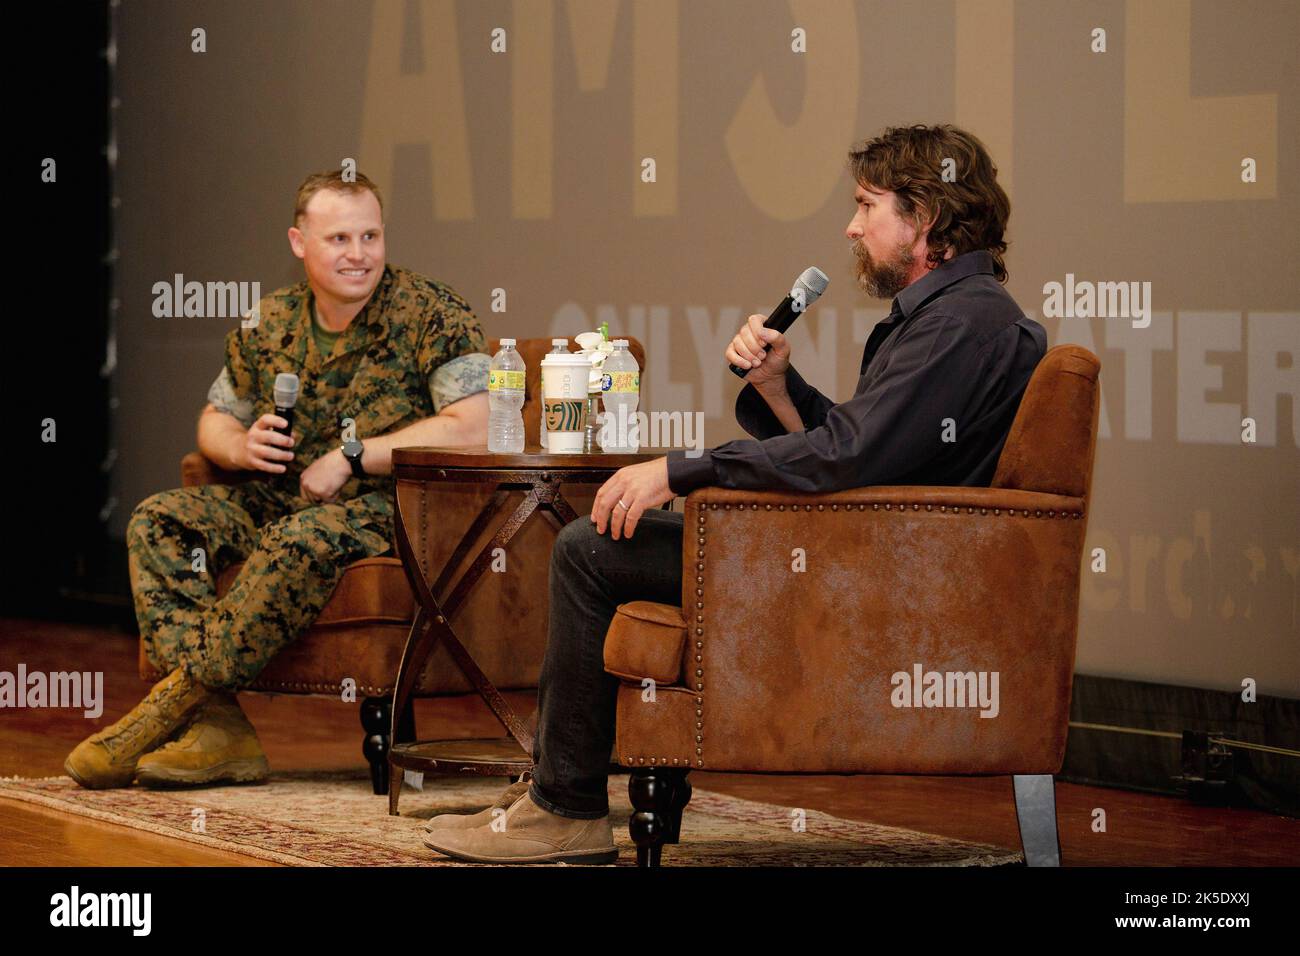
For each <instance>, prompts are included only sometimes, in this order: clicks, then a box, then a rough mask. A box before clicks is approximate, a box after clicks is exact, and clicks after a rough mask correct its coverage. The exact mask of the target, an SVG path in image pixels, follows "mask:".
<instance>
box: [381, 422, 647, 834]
mask: <svg viewBox="0 0 1300 956" xmlns="http://www.w3.org/2000/svg"><path fill="white" fill-rule="evenodd" d="M659 457H662V456H661V454H634V455H606V454H575V455H551V454H545V453H542V452H541V450H540V448H539V447H537V446H534V447H532V448H530V449H526V450H525V451H524V452H523V453H521V454H517V455H512V454H491V453H489V452H488V450H487V448H486V447H482V446H481V447H479V448H423V447H421V448H398V449H395V450H394V451H393V478H394V479H395V481H397V482H402V481H410V482H427V483H429V484H437V483H440V482H445V483H452V482H456V483H466V482H483V483H487V484H489V485H491V486H493V489H494V490H493V493H492V495H491V496H490V497H489V498H488V500H487V502H486V503H485V504H484V505H483V508H482V510H481V511H480V512H479V514H478V516H477V517H476V518H475V519H474V520H473V521H472V522H471V523H470V526H469V528H468V530H467V531H466V532H465V534H464V535H462V537H461V539H460V542H459V544H457V546H456V548H455V550H454V551H453V552H452V554H451V557H450V558H449V559H448V560H447V562H446V564H445V565H444V566H443V568H442V570H441V571H440V572H439V574H438V577H437V579H436V580H432V581H430V580H428V579H426V577H425V575H424V572H423V571H422V569H421V566H420V561H419V559H418V557H417V555H418V554H420V553H422V551H423V546H424V542H422V541H418V540H417V539H418V531H415V530H413V529H416V528H418V527H419V525H418V523H416V522H415V520H414V516H412V515H409V514H406V513H404V511H403V509H402V504H401V501H402V496H401V495H400V494H399V495H395V499H396V501H397V507H396V516H395V520H394V525H395V530H396V534H397V550H398V554H399V555H400V556H401V559H402V565H403V567H404V568H405V569H406V577H407V580H408V581H410V584H411V591H412V593H413V594H414V595H415V602H416V614H415V620H414V621H413V622H412V624H411V633H410V636H409V637H408V638H407V641H406V649H405V650H404V651H403V652H402V663H401V666H400V668H399V669H398V672H397V682H396V686H395V688H394V690H393V711H392V728H391V737H390V739H391V740H392V747H391V749H390V751H389V754H388V774H389V779H388V812H389V813H390V814H392V815H394V816H396V815H397V802H398V797H399V795H400V794H401V791H402V777H403V773H404V772H405V771H407V770H411V771H416V772H419V773H423V774H429V775H447V774H465V773H471V774H479V775H483V776H507V775H508V776H515V775H518V774H520V773H523V772H524V771H525V770H529V769H531V768H532V766H533V760H532V752H533V735H532V733H531V732H530V731H529V729H528V727H527V725H526V724H525V723H524V721H522V720H520V719H519V717H518V715H516V714H515V712H514V711H513V710H512V709H511V707H510V705H509V704H508V703H507V702H506V700H505V698H504V697H502V696H501V693H500V691H498V690H497V688H496V687H495V686H493V684H492V681H491V680H489V679H488V677H487V675H486V674H484V673H483V671H482V670H481V669H480V668H479V666H478V664H477V663H475V661H474V659H473V657H471V656H470V654H469V652H468V651H467V650H466V649H465V645H464V644H462V643H461V641H460V639H459V638H458V637H457V635H456V632H455V629H454V627H453V626H452V620H453V619H454V618H455V616H456V612H457V610H458V609H459V608H460V607H461V605H462V604H463V603H464V601H465V599H466V598H467V597H468V596H469V593H470V590H471V589H472V588H473V587H474V584H475V582H476V581H478V579H479V578H480V577H481V576H482V575H483V573H484V571H486V570H487V569H488V567H489V566H490V565H491V563H492V556H493V553H494V552H495V550H496V549H497V548H505V546H506V545H507V544H508V543H509V542H510V539H511V538H513V537H514V536H515V534H516V533H517V532H518V531H519V529H520V528H522V527H523V526H524V524H525V523H526V522H527V521H529V520H530V519H532V517H533V516H534V515H536V514H541V515H544V516H545V517H546V518H547V519H549V520H550V521H551V522H552V523H553V524H554V525H555V527H556V528H557V530H558V529H560V528H563V527H564V526H565V525H566V524H568V523H569V522H570V521H574V520H576V519H577V517H578V514H577V512H576V511H574V509H573V506H572V505H570V504H569V502H568V501H567V500H565V498H564V496H563V495H561V494H560V486H561V485H562V484H586V485H592V484H602V483H603V482H604V481H606V480H607V479H608V478H609V477H610V476H611V475H612V474H614V472H616V471H618V469H620V468H622V467H624V466H626V465H634V464H636V463H637V462H642V461H650V460H652V459H655V458H659ZM518 491H523V492H525V494H524V498H523V500H522V501H521V502H520V503H519V505H518V506H517V507H516V508H515V510H514V513H513V514H511V515H510V516H509V518H507V520H506V522H505V524H503V525H502V526H501V528H500V529H499V530H498V531H497V532H496V534H495V535H493V536H492V537H491V538H490V539H489V540H488V541H487V543H485V544H484V545H483V547H482V548H481V549H480V550H479V553H478V554H477V555H476V556H475V557H474V559H473V561H472V562H471V563H470V564H469V566H468V567H467V568H466V569H465V572H464V573H463V574H462V575H461V576H460V578H459V580H456V581H454V582H453V581H452V580H451V579H452V576H453V575H454V573H455V570H456V568H458V567H459V566H461V565H462V564H463V563H464V561H465V559H466V558H467V557H469V552H470V549H471V548H472V547H473V543H474V542H475V541H476V540H477V539H478V538H479V537H480V536H481V535H482V534H483V532H484V531H485V530H486V529H487V528H488V527H489V525H490V524H491V522H492V521H493V519H494V518H495V517H497V516H498V515H499V514H500V513H501V510H502V509H503V507H504V506H505V504H506V502H507V500H508V499H509V497H510V496H511V492H518ZM439 643H442V644H443V645H445V646H446V648H447V650H448V651H449V652H450V654H451V657H452V660H453V661H455V663H456V666H457V668H458V669H459V670H460V672H461V673H462V674H463V675H464V676H465V679H466V680H467V681H469V683H470V685H471V686H472V687H473V688H474V689H475V691H477V693H478V694H479V696H480V697H482V698H483V701H484V702H485V703H486V704H487V705H488V707H489V708H491V710H492V713H493V714H495V715H496V718H497V719H498V720H499V721H501V724H502V726H504V727H505V729H506V730H507V731H508V732H509V734H510V736H509V737H494V738H486V739H478V740H429V741H416V740H413V739H412V737H413V736H414V734H413V733H412V731H411V729H410V728H411V726H412V722H411V721H410V720H409V719H404V718H405V717H406V715H408V714H409V709H410V707H411V694H412V692H413V691H414V690H415V684H416V680H417V679H418V677H419V675H420V673H421V671H422V670H423V668H424V664H425V662H426V661H427V660H428V658H429V655H430V654H431V653H433V651H434V650H435V649H436V648H437V646H438V644H439Z"/></svg>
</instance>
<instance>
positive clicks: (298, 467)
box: [208, 266, 491, 498]
mask: <svg viewBox="0 0 1300 956" xmlns="http://www.w3.org/2000/svg"><path fill="white" fill-rule="evenodd" d="M313 299H314V296H313V295H312V292H311V289H310V287H309V286H308V285H307V282H306V280H304V281H302V282H300V283H298V284H297V285H294V286H290V287H289V288H286V289H280V290H277V291H276V292H272V293H271V294H270V295H268V296H264V297H263V298H262V300H261V301H260V302H259V303H258V310H259V311H258V313H257V321H256V324H252V323H249V324H250V325H251V326H252V327H250V328H244V327H243V324H242V323H241V327H240V328H237V329H233V330H231V331H230V332H229V333H228V334H227V336H226V356H225V367H224V368H222V370H221V374H220V375H218V376H217V380H216V381H215V382H213V384H212V387H211V389H209V391H208V401H209V402H211V403H212V405H213V406H214V407H215V408H216V409H217V410H218V411H222V412H226V413H227V414H229V415H233V416H234V417H235V418H236V419H238V420H239V421H240V423H242V424H243V425H244V427H245V428H247V427H248V426H249V425H251V424H252V423H253V422H254V421H256V420H257V419H258V418H259V417H260V416H261V415H264V414H266V413H267V412H272V411H274V408H275V401H274V395H273V390H274V385H275V377H276V375H277V374H279V373H280V372H293V373H295V374H296V375H297V376H298V378H299V381H300V389H299V395H298V403H297V405H296V406H295V407H294V420H293V430H294V432H295V433H296V435H297V436H298V444H297V445H296V446H295V447H294V449H293V452H294V459H293V461H291V462H289V467H288V468H287V470H286V474H285V475H284V476H281V480H285V481H286V482H287V483H291V484H292V485H293V486H294V487H296V485H297V477H298V475H300V474H301V473H302V471H303V470H304V469H305V468H306V467H307V466H308V465H310V464H311V463H312V462H314V461H315V460H316V459H317V458H319V457H321V456H322V455H324V454H326V453H327V452H330V451H333V450H334V449H336V448H338V447H339V446H340V445H341V444H342V442H343V429H344V424H345V423H344V419H348V418H350V419H352V420H353V422H354V423H355V435H356V438H357V439H358V440H362V441H364V440H365V439H366V438H367V437H369V436H373V435H383V434H386V433H388V432H392V431H396V430H397V429H399V428H403V427H405V426H407V425H410V424H412V423H413V422H416V421H419V420H420V419H423V418H428V417H429V416H431V415H435V414H437V413H438V412H440V411H442V409H443V408H444V407H446V406H447V405H450V404H451V403H452V402H455V401H458V400H459V399H462V398H465V397H466V396H468V395H472V394H474V393H475V392H481V391H484V390H486V389H487V381H488V367H489V365H490V363H491V358H490V357H489V356H488V355H486V354H484V352H483V350H484V348H485V347H486V341H485V340H484V338H483V330H482V328H481V327H480V326H479V322H478V319H476V318H475V317H474V313H473V311H472V310H471V309H470V307H469V305H468V303H466V302H465V300H464V299H462V298H461V297H460V296H459V295H457V294H456V292H455V291H454V290H453V289H452V288H451V287H450V286H446V285H443V284H442V283H441V282H435V281H434V280H432V279H426V278H425V277H423V276H421V275H419V274H417V273H414V272H411V271H409V270H407V269H402V268H399V267H396V266H387V267H385V269H384V274H383V276H382V277H381V278H380V280H379V284H378V285H377V286H376V287H375V291H374V293H373V295H371V297H370V301H369V302H367V303H366V306H365V308H364V309H362V310H361V311H360V312H359V313H357V315H356V317H355V318H354V319H353V320H352V322H351V323H350V324H349V325H348V327H347V328H346V329H345V330H344V331H343V333H342V334H341V335H340V336H339V339H338V342H337V343H336V344H335V346H334V351H333V353H332V354H331V355H330V356H329V357H328V358H324V357H323V356H322V355H321V354H320V350H319V349H318V348H317V345H316V341H315V337H314V336H313V335H312V326H311V323H312V322H314V321H315V318H314V315H315V311H314V308H313V304H314V303H313ZM349 486H350V487H349ZM391 487H392V486H391V482H390V480H389V479H388V478H387V477H379V478H375V479H369V480H366V481H364V482H357V481H356V480H355V479H352V480H350V481H349V485H348V486H344V489H343V493H342V496H343V497H348V498H350V497H354V496H355V495H358V494H366V493H368V492H370V491H376V490H383V491H389V490H391Z"/></svg>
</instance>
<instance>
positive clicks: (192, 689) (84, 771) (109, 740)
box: [63, 667, 210, 790]
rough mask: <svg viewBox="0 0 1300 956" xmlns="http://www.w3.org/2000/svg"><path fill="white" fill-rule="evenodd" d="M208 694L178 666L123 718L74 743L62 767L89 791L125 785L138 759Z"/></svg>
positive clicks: (179, 725)
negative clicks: (73, 747)
mask: <svg viewBox="0 0 1300 956" xmlns="http://www.w3.org/2000/svg"><path fill="white" fill-rule="evenodd" d="M209 696H210V693H209V691H208V689H207V688H205V687H204V686H203V685H201V684H199V683H197V682H196V681H194V680H193V679H192V678H191V677H190V676H189V674H187V673H186V672H185V671H183V670H182V669H181V668H179V667H178V668H176V669H175V670H174V671H172V672H171V673H170V674H168V675H167V676H166V677H164V678H163V679H162V680H160V681H159V682H158V683H156V684H154V685H153V688H152V689H151V690H150V691H149V693H148V695H147V696H146V697H145V699H144V700H142V701H140V703H139V704H137V705H136V706H135V708H134V709H133V710H132V711H130V712H129V713H128V714H127V715H126V716H125V717H123V718H122V719H121V720H119V721H118V722H117V723H115V724H113V725H111V726H109V727H106V728H104V729H103V730H101V731H99V733H96V734H92V735H91V736H89V737H87V738H86V739H85V740H83V741H82V742H81V743H79V744H77V746H76V748H75V749H74V750H73V751H72V753H70V754H68V759H67V760H65V761H64V762H63V769H64V770H66V771H67V772H68V774H69V776H71V777H72V779H73V780H75V781H77V783H79V784H81V785H82V786H83V787H88V788H90V789H92V790H100V789H106V788H108V787H127V786H130V784H131V780H132V779H133V778H134V777H135V770H136V764H137V762H138V761H139V760H140V758H141V757H142V756H144V755H145V754H147V753H148V752H149V751H151V750H153V749H154V748H155V747H158V746H159V745H161V744H162V743H164V742H165V741H166V740H167V739H168V738H169V737H171V736H172V735H173V734H175V733H176V731H178V730H180V729H181V728H182V727H184V726H185V724H186V723H187V722H188V721H189V719H190V717H191V716H193V714H194V711H195V710H196V709H197V708H198V707H199V705H200V704H202V703H203V702H204V701H205V700H207V699H208V697H209Z"/></svg>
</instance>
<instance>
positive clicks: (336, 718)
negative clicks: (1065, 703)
mask: <svg viewBox="0 0 1300 956" xmlns="http://www.w3.org/2000/svg"><path fill="white" fill-rule="evenodd" d="M135 661H136V640H135V638H134V637H131V636H129V635H126V634H122V633H120V632H116V631H113V630H108V629H102V628H96V627H91V626H86V625H69V624H56V623H49V622H38V621H21V620H0V670H4V671H9V672H11V673H12V672H14V671H16V669H17V666H18V664H19V663H20V662H22V663H25V664H26V665H27V668H28V670H29V671H34V670H39V671H46V672H49V671H59V670H70V669H73V668H74V667H75V668H76V669H78V670H102V671H103V672H104V697H105V702H104V714H103V716H102V717H101V718H100V719H99V720H97V721H88V720H86V719H85V718H84V717H82V716H81V712H80V711H73V710H57V709H40V710H17V709H4V710H0V776H11V775H15V774H17V775H21V776H32V777H36V776H49V775H53V774H61V773H62V772H63V760H64V758H65V757H66V756H67V754H68V751H69V750H71V749H72V747H73V746H75V745H76V743H77V742H78V741H80V740H81V739H82V738H84V737H85V736H87V735H88V734H90V733H93V732H94V730H96V729H98V728H100V727H103V726H106V725H107V724H109V723H112V722H113V721H114V720H116V719H117V718H118V717H120V716H121V715H122V714H123V713H124V712H125V711H126V710H127V709H129V708H130V707H132V706H133V705H135V704H136V703H137V702H138V701H139V699H140V698H141V697H142V696H143V695H144V693H145V691H146V690H148V685H147V684H145V683H144V682H143V681H141V680H140V679H139V677H138V676H137V675H136V669H135ZM507 696H509V697H510V698H511V702H512V704H514V705H515V706H516V707H517V708H518V709H520V710H522V711H524V712H528V711H530V710H531V709H532V697H533V695H532V694H523V693H520V694H512V695H507ZM240 702H241V704H242V705H243V707H244V710H245V712H246V713H247V714H248V716H249V718H250V719H251V720H252V722H253V724H254V725H255V726H256V728H257V731H258V735H259V737H260V738H261V740H262V744H263V746H264V747H265V749H266V753H267V757H268V758H269V760H270V762H271V766H272V769H273V771H274V770H277V769H278V770H291V769H334V768H346V767H358V768H360V767H362V766H363V765H364V761H363V760H362V758H361V737H362V732H361V726H360V722H359V720H358V718H357V707H356V705H355V704H344V703H341V702H339V701H334V700H328V699H323V698H315V697H294V696H278V697H268V696H266V695H262V694H243V695H241V696H240ZM416 721H417V725H418V726H419V728H420V734H421V736H422V737H486V736H493V735H496V734H498V733H500V729H499V725H498V724H497V723H496V720H495V719H494V718H493V717H492V715H491V713H490V712H489V711H488V710H487V708H486V706H484V705H483V704H482V703H481V702H480V701H479V700H478V699H477V698H476V697H462V698H447V699H441V700H422V701H419V702H418V704H417V710H416ZM692 780H695V781H696V782H697V785H698V786H700V787H706V788H708V789H711V790H716V791H719V792H722V793H729V794H733V795H735V796H737V797H746V798H749V799H754V800H761V801H764V802H768V803H778V804H783V805H787V806H797V807H805V808H808V809H815V810H820V811H822V812H825V813H831V814H835V815H836V816H841V817H846V818H848V819H853V820H864V821H869V822H872V823H878V824H885V825H888V826H898V827H908V828H911V829H915V830H921V831H924V832H927V833H936V834H941V835H943V836H948V837H955V838H959V839H964V840H972V841H979V842H983V843H991V844H994V845H997V846H1002V847H1008V848H1012V849H1017V850H1018V849H1019V847H1020V840H1019V834H1018V832H1017V829H1016V816H1015V804H1014V803H1013V801H1012V797H1011V780H1010V778H1008V777H970V778H965V777H899V776H894V777H885V776H881V777H841V776H774V775H757V774H723V773H698V772H697V773H696V774H695V775H693V776H692ZM503 783H504V781H503ZM1056 794H1057V817H1058V820H1059V827H1060V834H1061V854H1062V860H1063V863H1064V864H1065V865H1066V866H1274V865H1293V864H1294V863H1295V847H1296V846H1297V845H1298V844H1300V821H1297V820H1292V819H1288V818H1286V817H1280V816H1274V815H1272V814H1268V813H1263V812H1259V811H1254V810H1232V809H1216V808H1208V807H1197V806H1194V805H1192V804H1191V803H1189V802H1188V801H1186V800H1182V799H1179V798H1175V797H1164V796H1155V795H1151V794H1143V793H1131V792H1126V791H1122V790H1112V789H1105V788H1099V787H1086V786H1078V785H1073V784H1068V783H1058V784H1057V787H1056ZM1096 807H1103V808H1105V810H1106V815H1107V821H1108V830H1107V832H1106V833H1093V832H1092V830H1091V820H1092V811H1093V809H1094V808H1096ZM687 812H689V809H688V811H687ZM0 865H5V866H108V865H114V866H150V865H160V866H206V865H221V866H230V865H240V866H262V865H267V864H264V863H262V862H261V861H259V860H255V859H252V858H251V857H245V856H241V855H238V854H232V853H224V852H217V851H213V850H209V849H206V848H203V847H198V846H195V845H193V844H186V843H182V842H180V841H174V840H168V839H166V838H164V837H160V836H155V835H152V834H149V833H144V832H142V831H138V830H131V829H128V828H125V827H119V826H115V825H113V824H107V823H100V822H97V821H92V820H86V819H84V818H77V817H72V816H69V815H67V814H63V813H60V812H57V811H53V810H45V809H41V808H37V807H31V806H26V805H22V804H18V803H16V802H15V801H12V800H0Z"/></svg>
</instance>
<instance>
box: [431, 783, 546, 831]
mask: <svg viewBox="0 0 1300 956" xmlns="http://www.w3.org/2000/svg"><path fill="white" fill-rule="evenodd" d="M532 776H533V773H532V771H531V770H525V771H524V772H523V773H521V774H520V775H519V779H518V780H517V781H516V782H515V783H512V784H511V785H510V786H509V787H507V788H506V792H505V793H503V794H501V796H499V797H497V800H496V802H495V803H494V804H492V806H490V807H488V808H487V809H486V810H480V811H479V812H478V813H440V814H438V815H437V816H436V817H430V818H429V819H428V820H426V821H425V824H424V832H425V833H432V832H433V831H434V830H468V829H469V828H471V827H479V826H482V825H483V824H485V823H491V822H492V821H493V820H494V819H496V815H497V811H500V812H501V813H504V812H505V811H506V810H509V809H510V807H511V805H512V804H513V803H514V802H515V801H516V800H518V799H519V798H520V797H522V796H523V795H524V794H525V793H527V792H528V784H529V783H530V782H531V780H532Z"/></svg>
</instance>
